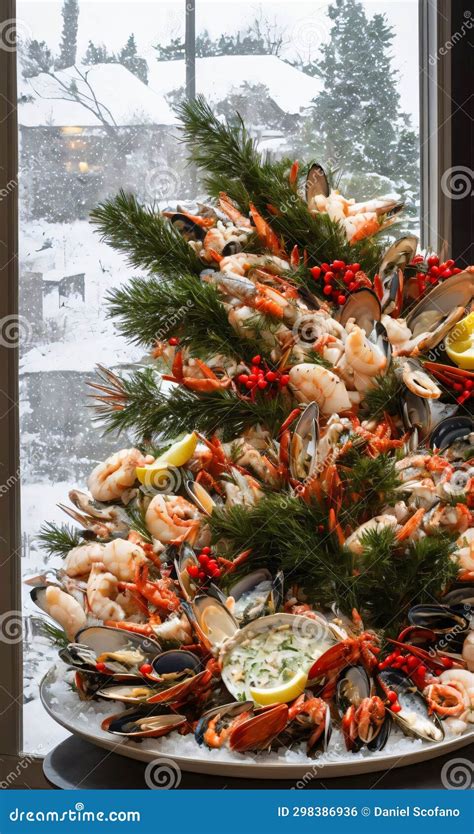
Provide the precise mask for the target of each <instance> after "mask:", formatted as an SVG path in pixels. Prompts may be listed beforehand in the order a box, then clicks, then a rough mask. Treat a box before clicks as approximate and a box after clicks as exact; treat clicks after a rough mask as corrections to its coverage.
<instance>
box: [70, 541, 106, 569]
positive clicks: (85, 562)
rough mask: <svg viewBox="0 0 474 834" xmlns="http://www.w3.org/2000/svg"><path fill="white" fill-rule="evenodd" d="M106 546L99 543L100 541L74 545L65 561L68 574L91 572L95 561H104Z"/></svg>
mask: <svg viewBox="0 0 474 834" xmlns="http://www.w3.org/2000/svg"><path fill="white" fill-rule="evenodd" d="M104 547H105V545H103V544H99V542H91V543H90V544H80V545H79V546H78V547H73V548H72V550H70V551H69V553H68V554H67V556H66V560H65V562H64V570H65V572H66V574H67V576H70V577H75V576H86V575H87V574H88V573H90V571H91V568H92V565H93V564H95V562H101V561H102V554H103V552H104Z"/></svg>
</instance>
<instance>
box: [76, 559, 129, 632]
mask: <svg viewBox="0 0 474 834" xmlns="http://www.w3.org/2000/svg"><path fill="white" fill-rule="evenodd" d="M117 595H118V579H117V577H116V576H114V575H113V573H108V572H104V571H103V570H101V568H100V567H99V565H94V566H93V568H92V570H91V572H90V574H89V579H88V580H87V589H86V599H87V604H88V606H89V609H90V612H91V614H93V616H94V617H98V619H100V620H124V619H125V611H124V610H123V608H121V606H120V605H118V603H117V602H115V599H116V597H117Z"/></svg>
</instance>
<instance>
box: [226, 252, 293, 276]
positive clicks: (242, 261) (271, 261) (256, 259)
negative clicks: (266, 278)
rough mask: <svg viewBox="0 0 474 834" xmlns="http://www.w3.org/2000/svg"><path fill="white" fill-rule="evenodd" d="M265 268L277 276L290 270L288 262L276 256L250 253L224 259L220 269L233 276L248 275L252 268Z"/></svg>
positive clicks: (240, 253) (239, 253)
mask: <svg viewBox="0 0 474 834" xmlns="http://www.w3.org/2000/svg"><path fill="white" fill-rule="evenodd" d="M260 266H261V267H264V268H265V269H267V270H269V271H270V272H274V273H275V274H276V275H278V274H280V273H281V272H286V271H287V270H288V269H289V268H290V264H289V263H288V261H285V260H283V258H278V257H277V256H276V255H253V254H251V253H249V252H238V253H237V254H236V255H228V256H227V257H226V258H222V260H221V262H220V264H219V269H220V270H221V272H229V273H231V274H233V275H246V274H247V272H248V271H249V269H252V267H260Z"/></svg>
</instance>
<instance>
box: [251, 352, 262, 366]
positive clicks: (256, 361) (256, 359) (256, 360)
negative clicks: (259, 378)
mask: <svg viewBox="0 0 474 834" xmlns="http://www.w3.org/2000/svg"><path fill="white" fill-rule="evenodd" d="M261 361H262V357H261V356H260V354H259V353H257V355H256V356H254V357H253V359H252V365H260V362H261Z"/></svg>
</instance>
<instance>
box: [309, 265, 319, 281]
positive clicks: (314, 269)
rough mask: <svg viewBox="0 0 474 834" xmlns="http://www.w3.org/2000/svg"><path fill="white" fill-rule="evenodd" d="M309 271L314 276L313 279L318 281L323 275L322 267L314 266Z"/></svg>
mask: <svg viewBox="0 0 474 834" xmlns="http://www.w3.org/2000/svg"><path fill="white" fill-rule="evenodd" d="M309 271H310V272H311V275H312V276H313V278H316V279H317V278H319V276H320V275H321V267H320V266H312V267H311V269H310V270H309Z"/></svg>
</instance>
